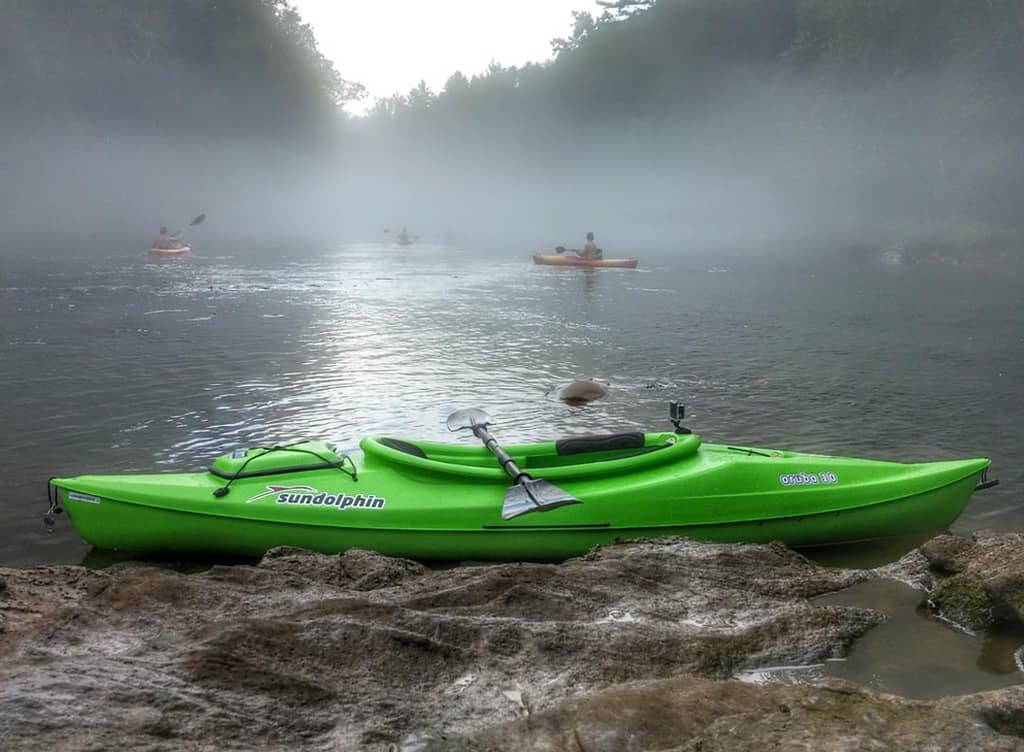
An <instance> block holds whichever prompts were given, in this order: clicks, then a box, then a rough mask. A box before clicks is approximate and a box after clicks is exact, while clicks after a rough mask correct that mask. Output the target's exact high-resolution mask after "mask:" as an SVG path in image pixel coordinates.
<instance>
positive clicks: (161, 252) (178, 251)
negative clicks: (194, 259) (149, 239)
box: [149, 245, 192, 256]
mask: <svg viewBox="0 0 1024 752" xmlns="http://www.w3.org/2000/svg"><path fill="white" fill-rule="evenodd" d="M191 250H192V246H190V245H183V246H182V247H181V248H150V249H149V252H150V253H151V254H152V255H154V256H182V255H184V254H186V253H188V252H189V251H191Z"/></svg>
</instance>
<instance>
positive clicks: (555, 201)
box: [0, 0, 1024, 246]
mask: <svg viewBox="0 0 1024 752" xmlns="http://www.w3.org/2000/svg"><path fill="white" fill-rule="evenodd" d="M603 4H604V5H605V6H606V11H605V12H604V13H603V14H602V15H600V16H599V17H597V18H595V17H593V16H591V15H589V14H586V13H577V14H575V16H574V19H572V21H573V23H572V24H571V26H569V25H567V28H568V33H567V35H566V37H565V38H562V39H556V40H553V42H552V44H553V50H554V52H555V57H554V59H553V60H552V61H550V62H547V63H543V64H527V65H525V66H522V67H508V66H502V65H499V64H497V63H494V64H492V65H491V66H490V68H489V69H488V70H487V71H485V72H483V73H481V74H477V75H473V76H468V77H467V76H465V75H463V74H462V73H458V72H455V73H453V75H452V76H451V78H450V79H449V80H448V81H447V83H446V84H445V85H444V86H443V88H442V89H441V90H440V91H432V90H431V89H430V88H429V87H428V86H426V85H425V84H421V85H420V86H418V87H416V88H414V89H413V90H412V91H410V92H409V93H407V94H404V95H395V96H392V97H389V98H385V99H382V100H379V101H378V102H377V103H376V105H375V106H373V107H372V108H371V109H370V111H369V113H368V114H367V116H366V117H364V118H351V117H344V116H343V115H342V114H341V112H340V110H339V105H340V104H342V103H344V102H346V101H349V100H351V99H353V98H358V97H359V96H361V95H362V91H361V90H360V87H359V86H358V84H356V83H352V82H349V81H346V80H345V79H343V78H342V77H341V76H340V75H339V74H338V73H337V72H336V71H335V70H334V68H333V67H332V66H331V65H330V64H329V63H328V62H327V61H326V60H325V59H324V57H323V56H322V55H321V54H320V52H319V51H318V50H317V47H316V42H315V39H314V36H313V33H312V31H311V30H310V29H309V27H308V26H306V25H305V24H304V23H303V21H302V19H301V18H300V17H299V16H298V14H297V13H296V12H295V11H294V9H292V8H291V7H290V6H289V5H288V3H287V2H285V0H218V1H217V2H206V1H205V0H134V1H132V0H78V2H75V3H67V2H65V1H62V0H6V2H5V3H4V4H3V6H2V10H0V16H2V18H0V40H2V44H0V95H2V97H3V101H4V102H5V108H4V110H5V115H4V122H3V126H2V127H3V128H4V129H5V130H7V131H10V132H11V133H10V138H8V139H7V143H8V145H10V144H12V143H17V144H18V145H19V147H20V148H19V150H18V152H17V154H16V155H15V156H14V157H12V162H13V164H15V166H16V167H17V168H18V169H17V170H16V174H17V176H18V178H19V179H18V181H17V184H16V185H14V181H12V180H11V179H10V178H6V179H4V183H5V185H4V188H5V192H6V193H8V194H10V193H11V192H12V190H13V191H14V192H15V193H16V194H17V196H16V197H15V199H22V200H21V201H18V200H13V201H5V202H4V204H3V205H2V206H0V213H2V214H0V219H2V220H3V221H4V223H5V227H4V229H7V225H13V226H24V227H30V226H33V223H39V222H44V221H47V220H49V222H50V224H51V225H52V224H54V222H55V221H59V220H58V218H60V219H67V220H68V221H69V222H70V223H71V224H73V225H76V226H87V225H91V224H93V223H94V220H95V219H96V218H97V217H100V218H102V217H103V216H104V209H109V210H111V211H115V210H116V211H118V212H119V214H120V216H122V217H124V216H128V217H130V218H131V220H132V221H137V222H138V223H139V224H140V226H149V225H151V224H152V223H153V221H152V218H153V217H156V216H162V215H161V214H160V213H161V212H165V213H166V212H168V211H170V212H179V213H180V214H182V215H183V216H184V215H186V214H187V213H188V211H191V209H192V208H193V207H197V208H198V205H199V204H200V203H201V204H202V207H203V208H206V209H208V210H210V212H211V216H217V217H219V219H220V221H221V226H227V225H229V224H230V226H231V227H232V231H233V232H243V231H253V232H265V233H269V232H271V231H272V230H273V231H277V232H279V233H280V234H281V235H284V236H287V235H288V234H289V233H298V232H306V233H320V234H326V235H329V236H331V237H344V236H347V235H350V236H359V235H362V236H367V235H372V234H373V233H379V232H380V231H381V228H383V227H396V226H398V225H401V224H406V225H409V226H410V227H414V228H415V229H416V230H418V231H422V232H423V233H424V234H430V233H438V234H439V233H441V232H442V231H454V232H455V233H456V234H458V235H461V236H463V237H467V236H476V237H492V238H493V237H503V238H506V239H511V238H514V239H516V240H517V241H518V240H520V239H522V240H523V241H525V242H531V243H532V242H538V243H539V242H548V241H550V242H551V243H555V242H564V241H567V240H572V239H573V238H574V237H576V236H579V235H582V232H583V231H585V230H588V229H592V230H595V231H597V232H598V233H599V237H600V238H605V239H609V234H610V235H611V238H610V240H611V243H612V244H615V243H617V244H619V245H620V246H623V245H628V244H641V245H643V244H653V243H660V242H665V240H666V239H668V242H670V243H675V244H678V242H684V241H687V240H697V239H700V238H705V239H707V238H711V239H714V238H726V239H730V240H735V239H741V238H746V239H750V240H752V241H754V242H757V241H758V239H760V238H763V237H765V236H772V237H783V238H786V239H799V238H808V239H815V238H823V237H837V236H838V237H839V238H840V239H845V238H851V239H860V240H863V239H865V238H867V239H869V240H870V239H874V238H875V236H877V238H878V239H879V240H880V241H882V242H885V241H889V240H892V239H899V238H901V237H912V236H914V235H915V234H921V233H925V234H927V233H935V232H938V233H943V232H946V233H953V232H958V231H961V230H963V228H969V229H971V230H972V231H977V232H981V233H986V232H1001V231H1004V230H1007V229H1010V230H1015V229H1019V228H1020V225H1021V223H1022V222H1024V219H1022V216H1024V213H1022V212H1020V211H1019V200H1020V199H1019V197H1020V196H1021V195H1024V160H1022V158H1021V155H1022V153H1024V152H1022V149H1021V147H1022V146H1024V143H1022V141H1024V137H1022V135H1021V134H1022V133H1024V96H1022V94H1024V91H1022V87H1024V4H1022V3H1021V2H1020V1H1019V0H658V1H656V2H652V1H648V0H607V1H606V2H604V3H603ZM568 20H570V19H567V21H568ZM340 22H344V21H343V20H342V21H340ZM395 22H396V23H401V19H400V18H396V21H395ZM489 33H493V34H495V35H498V34H501V33H502V27H501V19H500V18H496V19H495V25H494V28H493V29H492V30H491V31H490V32H489ZM381 44H382V45H387V44H390V41H389V40H381ZM394 54H395V55H402V54H403V52H402V50H401V49H395V50H394ZM342 73H344V72H342ZM10 103H16V106H14V107H9V106H6V105H8V104H10ZM12 185H13V188H12ZM26 199H31V201H28V200H26ZM40 199H42V200H43V201H48V202H49V203H50V204H52V205H54V206H55V207H57V208H59V211H57V212H54V211H49V212H40V211H38V207H39V201H40ZM33 202H34V203H33ZM12 207H13V208H12ZM15 208H16V209H17V211H15ZM147 223H148V224H147ZM979 228H980V229H979Z"/></svg>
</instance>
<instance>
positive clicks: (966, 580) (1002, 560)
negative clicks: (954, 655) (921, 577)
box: [921, 531, 1024, 628]
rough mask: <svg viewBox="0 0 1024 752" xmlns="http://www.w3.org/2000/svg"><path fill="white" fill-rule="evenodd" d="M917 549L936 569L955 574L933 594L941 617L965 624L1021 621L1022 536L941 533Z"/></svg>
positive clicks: (1023, 616)
mask: <svg viewBox="0 0 1024 752" xmlns="http://www.w3.org/2000/svg"><path fill="white" fill-rule="evenodd" d="M921 553H922V554H924V556H925V557H926V558H927V559H928V561H929V563H930V564H931V565H932V567H933V568H935V569H936V570H938V571H939V572H942V573H955V574H954V576H952V577H950V578H949V579H947V580H944V581H943V582H941V583H940V584H939V586H938V587H937V588H936V592H935V593H934V595H933V598H932V601H933V602H934V603H935V605H936V607H937V608H938V610H939V613H940V614H941V615H942V616H944V617H946V618H949V619H950V620H952V621H959V619H960V618H963V619H964V620H965V621H964V622H962V623H963V624H964V625H965V626H967V627H968V628H975V627H972V626H971V624H977V625H979V626H978V627H976V628H983V627H988V626H991V625H993V624H996V623H1000V622H1011V623H1024V534H1020V533H1007V534H995V533H991V532H985V531H982V532H978V533H975V534H974V535H973V536H971V537H970V538H962V537H958V536H953V535H941V536H938V537H937V538H934V539H932V540H930V541H928V542H927V543H926V544H924V545H923V546H922V547H921ZM947 609H948V612H947Z"/></svg>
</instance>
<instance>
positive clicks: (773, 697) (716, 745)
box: [425, 676, 1024, 752]
mask: <svg viewBox="0 0 1024 752" xmlns="http://www.w3.org/2000/svg"><path fill="white" fill-rule="evenodd" d="M1022 712H1024V693H1022V692H1021V691H1019V689H1018V688H1016V687H1015V688H1013V689H1010V690H1004V691H1002V692H996V693H987V696H979V697H977V698H969V699H966V700H965V699H964V698H955V699H953V700H941V701H938V702H915V701H910V700H905V699H903V698H899V697H896V696H893V695H885V694H881V693H877V692H872V691H869V690H867V689H863V688H860V687H857V686H855V685H853V684H849V683H847V682H842V681H839V680H832V681H829V682H827V683H826V684H825V685H824V686H818V687H807V686H786V685H772V686H766V687H757V686H752V685H749V684H742V683H740V682H727V681H710V680H707V679H702V678H698V677H691V676H686V677H677V678H673V679H666V680H662V681H656V682H639V683H634V684H627V685H620V686H617V687H612V688H609V689H606V690H603V691H601V692H597V693H594V694H591V695H587V696H585V697H581V698H572V699H570V700H566V701H563V702H561V703H558V704H556V705H554V706H553V707H551V708H549V709H546V710H544V711H541V712H539V713H536V714H533V715H530V716H529V717H528V718H524V719H519V720H516V721H513V722H509V723H505V724H501V725H497V726H495V727H492V728H489V729H485V730H482V731H479V732H476V733H472V734H466V735H452V736H450V737H448V738H447V739H443V740H442V739H436V740H434V741H433V743H431V744H428V745H426V747H425V750H427V751H428V752H440V751H441V750H445V751H446V752H499V750H500V751H502V752H504V751H505V750H514V749H516V750H518V749H529V750H536V751H537V752H541V751H543V752H580V751H581V750H585V751H586V752H633V751H634V750H635V751H636V752H641V751H642V750H678V751H680V752H682V751H684V750H692V751H693V752H697V751H698V750H699V751H700V752H734V751H737V750H751V751H753V752H762V751H763V750H808V751H810V750H815V751H817V750H940V749H943V750H946V749H962V750H968V749H969V750H977V751H978V752H981V751H984V750H991V751H993V752H994V751H996V750H1021V749H1024V741H1022V740H1021V738H1020V736H1021V734H1020V731H1021V730H1022V726H1021V725H1020V719H1021V718H1022V717H1024V716H1022Z"/></svg>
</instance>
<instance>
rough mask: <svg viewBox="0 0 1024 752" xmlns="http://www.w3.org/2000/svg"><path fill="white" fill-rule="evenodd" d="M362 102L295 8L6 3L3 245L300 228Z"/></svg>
mask: <svg viewBox="0 0 1024 752" xmlns="http://www.w3.org/2000/svg"><path fill="white" fill-rule="evenodd" d="M361 94H362V88H361V87H360V86H359V85H358V84H356V83H353V82H349V81H346V80H345V79H343V78H342V77H341V76H340V75H339V73H338V72H337V71H336V70H335V68H334V66H333V65H332V64H331V63H330V61H328V60H327V59H326V58H325V57H324V56H323V55H322V54H321V52H320V51H319V50H318V48H317V45H316V40H315V37H314V35H313V31H312V29H311V28H310V27H309V26H308V25H307V24H306V23H305V22H304V21H303V20H302V18H301V17H300V16H299V14H298V13H297V12H296V10H295V9H294V8H293V7H292V6H291V5H290V4H289V3H288V2H287V1H286V0H215V1H214V0H3V2H0V102H2V105H0V112H2V114H0V139H2V144H3V146H2V147H0V148H2V149H3V151H2V153H3V155H4V159H3V162H4V167H5V170H4V174H3V176H0V188H2V191H3V198H4V200H3V201H0V234H6V235H14V236H19V235H20V236H25V235H32V234H34V233H36V232H38V231H42V232H53V233H56V234H67V235H71V236H81V237H82V238H83V240H89V239H90V238H91V236H93V235H97V234H99V235H104V234H109V233H110V232H112V231H113V232H117V230H118V229H124V230H125V232H126V234H127V235H129V236H133V237H136V238H137V237H138V236H139V234H143V240H148V239H149V236H146V235H145V233H155V231H156V228H157V227H158V226H159V225H161V224H168V225H172V226H173V225H176V223H180V222H182V221H187V218H188V217H192V216H194V215H195V214H196V213H197V212H199V211H200V210H208V211H209V212H210V214H211V216H214V217H217V219H218V221H217V222H211V228H212V231H213V232H217V231H218V229H221V230H227V229H228V226H229V225H231V226H232V227H231V229H230V232H234V233H236V234H243V235H244V234H249V235H251V234H255V233H257V232H258V231H259V228H260V227H261V226H267V225H269V224H270V223H272V222H274V221H275V219H276V220H277V221H278V226H279V227H281V229H282V230H283V229H284V226H285V225H287V224H290V223H296V224H301V223H302V222H303V220H304V219H305V218H306V217H308V215H305V216H303V215H296V214H295V212H299V211H300V210H301V209H302V203H303V202H304V198H303V194H304V193H305V191H306V188H305V186H306V181H305V179H304V177H303V176H304V174H305V173H306V172H307V171H308V170H309V165H310V164H316V163H317V162H318V160H319V158H321V157H322V155H323V154H333V153H335V152H337V150H338V148H339V147H338V142H339V139H340V137H341V131H340V127H339V126H340V124H341V123H342V121H343V116H342V113H341V111H340V109H339V108H340V106H341V105H343V104H344V103H345V102H346V101H349V100H350V99H352V98H355V97H359V96H361ZM319 210H321V211H323V210H324V207H319ZM268 212H269V213H270V214H269V216H268ZM275 214H276V215H277V216H276V217H275ZM293 215H294V216H293ZM247 228H248V229H247ZM204 229H205V228H204Z"/></svg>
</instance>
